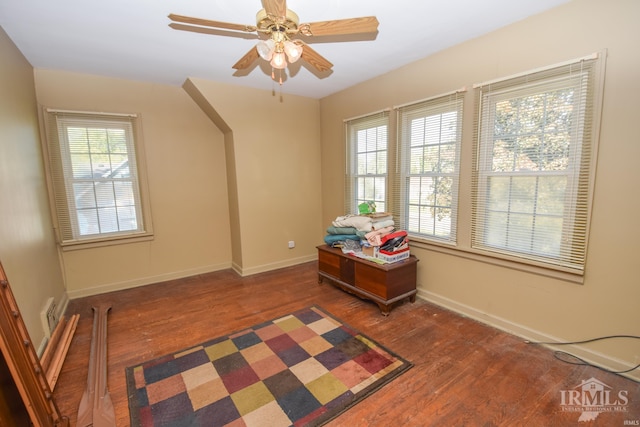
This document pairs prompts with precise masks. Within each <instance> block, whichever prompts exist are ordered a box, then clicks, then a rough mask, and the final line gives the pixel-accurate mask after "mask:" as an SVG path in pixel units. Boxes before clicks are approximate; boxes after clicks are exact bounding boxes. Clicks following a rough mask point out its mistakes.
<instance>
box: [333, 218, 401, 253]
mask: <svg viewBox="0 0 640 427" xmlns="http://www.w3.org/2000/svg"><path fill="white" fill-rule="evenodd" d="M394 226H395V222H394V221H393V216H392V215H391V214H389V213H384V212H381V213H373V214H366V215H344V216H339V217H337V218H336V219H335V220H334V221H333V222H332V224H331V226H330V227H329V228H327V235H326V236H325V238H324V241H325V243H326V244H327V245H329V246H334V247H342V246H344V242H345V241H346V240H353V241H357V242H360V243H362V244H365V245H369V246H379V245H380V244H381V242H382V238H383V237H384V236H385V235H387V234H389V233H391V232H393V230H394V229H395V228H394Z"/></svg>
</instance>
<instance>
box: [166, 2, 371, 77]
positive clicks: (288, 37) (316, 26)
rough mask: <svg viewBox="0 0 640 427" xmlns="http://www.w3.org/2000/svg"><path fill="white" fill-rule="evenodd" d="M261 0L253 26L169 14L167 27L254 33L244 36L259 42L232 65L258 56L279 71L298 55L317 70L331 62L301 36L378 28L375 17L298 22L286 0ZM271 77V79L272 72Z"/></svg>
mask: <svg viewBox="0 0 640 427" xmlns="http://www.w3.org/2000/svg"><path fill="white" fill-rule="evenodd" d="M261 1H262V7H263V8H262V9H261V10H259V11H258V13H257V14H256V25H242V24H232V23H228V22H220V21H211V20H208V19H201V18H192V17H189V16H182V15H176V14H173V13H172V14H170V15H169V19H171V20H172V21H174V22H172V23H171V24H169V26H170V27H172V28H174V29H177V30H185V31H193V32H201V33H210V34H218V35H232V34H228V33H227V34H225V32H220V31H218V32H216V31H214V30H212V29H223V30H232V31H236V32H240V33H256V34H255V35H253V36H250V37H247V38H258V39H261V41H260V42H258V44H257V45H255V46H254V47H253V48H251V50H249V51H248V52H247V53H246V54H245V55H244V56H243V57H242V58H240V60H238V62H236V63H235V64H234V65H233V68H234V69H236V70H245V69H248V68H249V67H251V65H252V64H253V63H254V62H255V61H256V60H257V59H258V58H262V59H264V60H266V61H269V63H270V64H271V66H272V69H280V70H282V69H284V68H286V67H287V65H288V64H287V61H288V63H294V62H296V61H297V60H298V59H300V58H302V59H303V60H304V61H305V62H307V63H308V64H309V65H311V66H312V67H314V68H315V69H316V70H317V71H318V72H319V73H324V72H327V71H329V70H331V67H333V64H332V63H331V62H329V61H328V60H327V59H326V58H324V57H323V56H322V55H320V54H319V53H318V52H316V51H315V50H313V49H312V48H311V47H309V45H308V44H307V43H305V42H304V41H303V40H301V39H302V38H307V40H308V41H310V42H311V41H313V39H314V38H322V37H325V39H326V38H327V36H344V35H354V34H374V35H375V34H376V33H377V31H378V20H377V19H376V17H375V16H366V17H361V18H349V19H338V20H332V21H319V22H310V23H302V24H300V23H299V22H300V21H299V19H298V15H297V14H296V13H295V12H293V11H292V10H289V9H287V2H286V0H261ZM185 24H187V25H185ZM271 76H272V78H275V77H274V74H273V72H272V74H271ZM281 83H282V79H281Z"/></svg>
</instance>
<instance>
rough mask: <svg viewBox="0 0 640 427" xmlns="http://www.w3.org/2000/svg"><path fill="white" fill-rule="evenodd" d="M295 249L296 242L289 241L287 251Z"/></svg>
mask: <svg viewBox="0 0 640 427" xmlns="http://www.w3.org/2000/svg"><path fill="white" fill-rule="evenodd" d="M295 247H296V242H294V241H293V240H289V249H293V248H295Z"/></svg>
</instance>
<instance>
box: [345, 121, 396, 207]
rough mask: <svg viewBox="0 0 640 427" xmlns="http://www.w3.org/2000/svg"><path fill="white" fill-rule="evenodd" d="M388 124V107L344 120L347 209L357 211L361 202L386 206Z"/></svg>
mask: <svg viewBox="0 0 640 427" xmlns="http://www.w3.org/2000/svg"><path fill="white" fill-rule="evenodd" d="M388 127H389V111H388V110H386V111H382V112H379V113H375V114H372V115H368V116H365V117H359V118H355V119H351V120H347V121H345V128H346V140H347V155H346V159H347V167H346V177H345V210H346V213H358V205H359V204H360V203H364V202H374V203H375V205H376V211H378V212H385V211H386V209H387V185H388V180H387V176H388V170H387V168H388V151H389V149H388V147H389V135H388Z"/></svg>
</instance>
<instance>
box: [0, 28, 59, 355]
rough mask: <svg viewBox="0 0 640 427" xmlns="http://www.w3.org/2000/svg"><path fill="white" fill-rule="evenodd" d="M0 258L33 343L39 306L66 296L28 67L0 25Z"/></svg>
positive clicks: (38, 331)
mask: <svg viewBox="0 0 640 427" xmlns="http://www.w3.org/2000/svg"><path fill="white" fill-rule="evenodd" d="M0 57H1V58H2V60H0V93H2V96H0V207H1V209H0V262H1V263H2V265H3V267H4V269H5V272H6V274H7V277H8V278H9V283H10V284H11V288H12V290H13V293H14V295H15V298H16V301H17V303H18V306H19V307H20V313H21V315H22V318H23V319H24V322H25V324H26V326H27V330H28V331H29V335H31V340H32V341H33V343H34V345H35V346H36V348H38V347H39V346H40V343H41V342H43V339H44V330H43V327H42V325H41V322H40V311H41V310H42V308H43V306H44V304H45V302H46V300H47V298H49V297H53V298H54V299H55V300H56V301H57V302H58V303H61V304H64V302H65V301H66V296H65V293H64V284H63V278H62V272H61V269H60V264H59V262H58V253H57V250H56V245H55V241H54V235H53V228H52V225H51V220H50V216H49V205H48V202H47V191H46V186H45V182H44V170H43V167H42V155H41V151H40V138H39V134H38V116H37V108H36V95H35V91H34V84H33V69H32V67H31V65H30V64H29V63H28V62H27V61H26V60H25V58H24V57H23V56H22V54H21V53H20V52H19V51H18V49H17V48H16V47H15V45H14V44H13V42H11V40H10V39H9V38H8V37H7V35H6V33H5V32H4V30H2V29H1V28H0Z"/></svg>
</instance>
